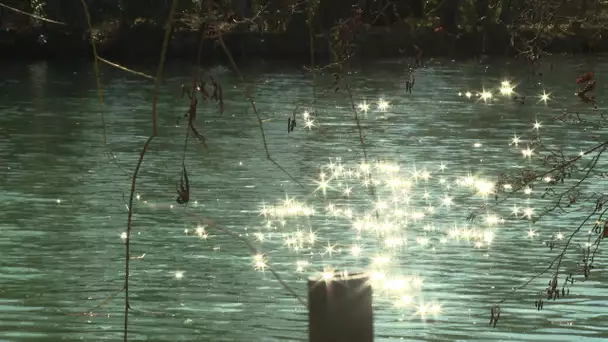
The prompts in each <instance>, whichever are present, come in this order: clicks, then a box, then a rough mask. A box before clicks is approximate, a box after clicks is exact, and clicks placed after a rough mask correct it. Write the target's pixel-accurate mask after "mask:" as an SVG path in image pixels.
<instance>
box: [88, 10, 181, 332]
mask: <svg viewBox="0 0 608 342" xmlns="http://www.w3.org/2000/svg"><path fill="white" fill-rule="evenodd" d="M81 1H83V2H84V0H81ZM176 6H177V0H173V1H172V2H171V9H170V10H169V18H168V19H167V24H166V27H165V36H164V38H163V45H162V51H161V54H160V61H159V65H158V68H157V70H156V79H155V81H154V98H153V101H152V128H153V129H152V131H153V132H152V135H151V136H150V137H149V138H148V140H146V142H145V143H144V146H143V148H142V150H141V153H140V155H139V160H138V161H137V165H136V166H135V170H133V176H132V177H131V192H130V194H129V204H128V210H129V211H128V214H127V238H126V240H125V284H124V290H125V313H124V330H123V340H124V342H127V341H128V340H129V338H128V335H129V310H130V309H131V304H130V303H129V278H130V277H129V271H130V266H131V230H132V223H133V198H134V197H135V189H136V185H137V175H138V173H139V169H140V168H141V164H142V162H143V161H144V156H145V154H146V152H147V151H148V146H149V145H150V143H151V142H152V140H153V139H154V137H156V136H158V125H157V116H158V115H157V114H158V110H157V104H158V89H159V87H160V79H161V78H162V74H163V70H164V64H165V58H166V56H167V48H168V46H169V38H170V37H171V28H172V26H173V16H174V14H175V8H176ZM95 62H96V63H97V58H96V59H95Z"/></svg>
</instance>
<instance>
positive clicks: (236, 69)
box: [217, 36, 307, 190]
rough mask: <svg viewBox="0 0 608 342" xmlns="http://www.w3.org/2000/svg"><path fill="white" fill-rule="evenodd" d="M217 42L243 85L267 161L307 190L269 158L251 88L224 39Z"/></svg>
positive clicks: (260, 119)
mask: <svg viewBox="0 0 608 342" xmlns="http://www.w3.org/2000/svg"><path fill="white" fill-rule="evenodd" d="M217 41H218V42H219V43H220V46H221V47H222V50H224V53H225V54H226V56H227V57H228V60H229V62H230V65H231V66H232V68H233V69H234V72H235V74H236V75H237V76H238V77H239V78H240V80H241V82H242V83H243V84H244V85H245V96H246V97H247V100H248V101H249V103H251V108H252V109H253V113H254V114H255V116H256V118H257V119H258V125H259V127H260V132H261V134H262V142H263V144H264V151H266V159H268V160H269V161H270V162H271V163H273V164H274V165H275V166H276V167H277V168H278V169H279V170H281V171H283V173H285V174H286V175H287V176H288V177H289V178H291V180H293V181H294V182H295V183H296V184H298V185H299V186H300V187H301V188H303V189H304V190H307V188H306V186H305V185H304V184H303V183H302V182H300V181H299V180H297V179H296V178H295V177H294V176H293V175H291V173H289V172H288V171H287V170H286V169H285V168H284V167H283V166H281V165H280V164H279V163H278V162H277V161H275V160H274V159H273V158H272V157H271V156H270V151H269V150H268V143H267V141H266V132H265V131H264V122H263V121H262V118H261V117H260V113H259V112H258V109H257V107H256V105H255V101H254V99H253V95H252V94H251V87H250V86H249V85H248V84H247V83H246V82H245V78H244V77H243V74H242V73H241V71H240V69H239V68H238V66H237V65H236V63H235V62H234V58H233V57H232V54H231V53H230V50H228V47H226V44H225V43H224V39H223V38H222V36H219V37H218V40H217Z"/></svg>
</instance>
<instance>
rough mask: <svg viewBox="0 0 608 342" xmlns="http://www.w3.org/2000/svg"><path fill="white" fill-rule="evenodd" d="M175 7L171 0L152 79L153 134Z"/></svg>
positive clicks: (174, 0)
mask: <svg viewBox="0 0 608 342" xmlns="http://www.w3.org/2000/svg"><path fill="white" fill-rule="evenodd" d="M81 1H84V0H81ZM176 7H177V0H173V1H171V9H170V10H169V18H168V19H167V24H166V27H165V36H164V38H163V46H162V50H161V52H160V62H159V63H158V68H157V69H156V80H155V81H154V100H153V103H152V129H153V132H154V136H158V123H157V119H158V111H157V108H156V107H157V106H156V104H157V102H158V88H159V87H160V79H161V76H162V74H163V70H164V68H165V58H166V57H167V49H168V47H169V38H171V30H172V28H173V16H174V14H175V8H176Z"/></svg>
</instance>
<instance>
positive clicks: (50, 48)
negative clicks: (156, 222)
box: [0, 25, 608, 62]
mask: <svg viewBox="0 0 608 342" xmlns="http://www.w3.org/2000/svg"><path fill="white" fill-rule="evenodd" d="M596 32H597V30H596V29H585V28H580V29H579V30H577V31H575V32H573V33H572V34H569V35H563V36H556V37H554V38H553V39H552V40H551V42H550V43H549V44H547V45H546V47H545V48H544V49H543V50H544V51H545V52H548V53H555V54H558V53H559V54H580V53H604V52H608V38H605V37H600V38H599V39H598V38H597V35H595V36H594V34H595V33H596ZM523 34H526V33H525V31H524V33H523ZM530 35H533V32H532V31H530ZM592 37H593V38H592ZM309 38H310V37H309V36H308V32H301V33H290V32H284V33H256V32H231V33H226V34H225V35H224V41H225V43H226V45H227V46H228V47H229V49H230V50H231V52H232V54H233V56H234V57H235V58H237V59H240V60H247V59H259V58H263V59H268V60H298V61H299V60H302V61H307V60H308V61H309V60H310V47H309ZM199 39H200V34H199V33H198V32H196V31H175V32H173V34H172V36H171V40H170V44H169V48H168V52H167V53H168V57H169V58H171V59H184V60H193V59H194V58H195V56H196V52H197V49H198V42H199ZM162 40H163V29H162V27H157V26H152V25H150V26H147V25H140V26H137V27H133V28H131V29H129V30H124V31H122V32H120V33H117V34H109V35H104V36H103V37H99V39H98V41H97V50H98V53H99V55H100V56H101V57H104V58H109V59H113V60H116V61H123V62H124V61H129V62H137V61H139V60H142V61H143V60H156V59H158V56H159V53H160V52H159V51H160V49H161V46H162ZM417 47H418V48H420V49H421V50H422V51H423V56H424V57H451V58H480V57H482V56H496V57H504V56H514V55H516V54H517V51H516V50H515V49H513V48H512V46H511V36H510V35H509V33H508V32H507V31H506V30H503V29H501V28H499V27H497V28H496V29H489V30H487V31H485V32H484V33H479V32H473V33H461V34H459V35H452V34H447V33H444V32H437V31H436V30H433V29H428V30H421V31H418V32H415V33H412V32H411V30H410V29H409V28H407V27H404V28H399V27H391V28H378V27H371V28H367V29H366V30H364V31H363V32H362V33H361V34H359V35H358V37H357V39H356V41H355V48H354V58H356V59H375V58H391V57H408V56H410V57H414V56H415V55H416V53H417V51H419V50H417ZM314 53H315V56H316V58H319V59H322V60H327V59H329V57H330V46H329V43H328V41H327V39H326V37H324V36H322V35H317V36H316V37H315V38H314ZM85 57H92V49H91V46H90V41H89V36H88V33H87V32H82V31H75V30H66V29H54V30H49V28H48V27H47V28H45V29H42V28H37V27H31V28H21V29H3V30H1V31H0V60H5V61H6V60H19V61H21V60H30V61H31V60H63V61H66V60H74V59H80V58H85ZM224 58H225V56H224V52H223V50H222V48H221V47H220V46H219V44H218V43H217V41H216V40H215V39H205V41H204V43H203V61H204V62H216V61H218V60H224Z"/></svg>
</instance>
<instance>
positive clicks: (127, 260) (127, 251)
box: [123, 135, 154, 342]
mask: <svg viewBox="0 0 608 342" xmlns="http://www.w3.org/2000/svg"><path fill="white" fill-rule="evenodd" d="M152 139H154V136H153V135H152V136H150V137H149V138H148V140H146V142H145V143H144V146H143V148H142V150H141V153H140V155H139V160H138V161H137V165H136V166H135V170H133V176H132V177H131V193H130V195H129V211H128V214H127V238H126V240H125V285H124V289H125V320H124V322H125V323H124V331H123V337H124V341H125V342H127V341H128V332H129V310H130V309H131V305H130V303H129V267H130V262H131V228H132V226H131V224H132V222H133V198H134V197H135V187H136V184H137V174H138V173H139V169H140V168H141V164H142V162H143V161H144V156H145V154H146V152H147V151H148V146H149V145H150V142H152Z"/></svg>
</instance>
